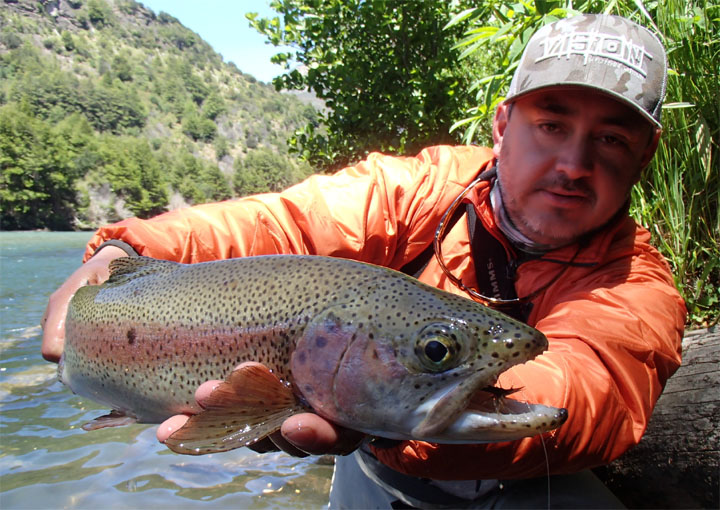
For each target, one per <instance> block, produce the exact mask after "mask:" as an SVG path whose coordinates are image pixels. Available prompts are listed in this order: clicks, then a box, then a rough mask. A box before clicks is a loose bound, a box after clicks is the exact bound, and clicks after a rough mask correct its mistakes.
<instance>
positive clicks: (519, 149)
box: [43, 15, 685, 507]
mask: <svg viewBox="0 0 720 510" xmlns="http://www.w3.org/2000/svg"><path fill="white" fill-rule="evenodd" d="M665 79H666V60H665V53H664V50H663V48H662V45H661V44H660V43H659V42H658V40H657V39H656V38H655V37H654V36H653V35H652V34H651V33H650V32H648V31H647V30H645V29H644V28H642V27H640V26H638V25H636V24H634V23H631V22H629V21H628V20H625V19H623V18H619V17H614V16H601V15H583V16H577V17H574V18H570V19H567V20H562V21H559V22H556V23H554V24H551V25H548V26H546V27H544V28H542V29H541V30H540V31H538V33H537V34H535V36H533V38H532V39H531V41H530V42H529V43H528V46H527V49H526V51H525V53H524V55H523V57H522V60H521V62H520V64H519V66H518V69H517V71H516V73H515V76H514V78H513V82H512V85H511V88H510V91H509V93H508V96H507V100H506V101H505V102H504V103H502V104H501V105H500V106H499V107H498V110H497V113H496V115H495V119H494V122H493V139H494V146H493V149H492V151H489V150H486V149H480V148H476V147H433V148H429V149H426V150H425V151H423V152H421V153H420V154H419V155H418V156H417V157H415V158H397V157H387V156H382V155H379V154H373V155H371V156H370V157H369V158H368V159H367V160H366V161H363V162H361V163H359V164H357V165H355V166H353V167H349V168H346V169H344V170H342V171H340V172H339V173H337V174H336V175H334V176H313V177H311V178H310V179H308V180H307V181H305V182H303V183H301V184H299V185H297V186H294V187H292V188H290V189H289V190H287V191H285V192H283V193H280V194H268V195H261V196H256V197H248V198H245V199H242V200H238V201H233V202H225V203H220V204H211V205H203V206H198V207H194V208H189V209H185V210H180V211H174V212H171V213H167V214H164V215H161V216H159V217H157V218H154V219H151V220H147V221H142V220H137V219H130V220H126V221H123V222H120V223H118V224H116V225H111V226H108V227H104V228H102V229H100V231H98V233H97V234H96V236H95V237H94V238H93V239H92V240H91V242H90V244H89V246H88V251H87V253H86V263H85V265H84V266H82V267H81V268H80V269H78V271H76V273H74V274H73V275H72V276H71V277H70V278H69V279H68V281H67V282H66V283H65V284H64V285H63V286H62V287H61V288H60V289H58V291H56V293H55V294H53V296H51V298H50V302H49V304H48V310H47V312H46V317H47V322H46V324H45V325H44V338H43V355H44V356H45V357H46V358H47V359H50V360H57V359H58V358H59V356H60V354H61V353H62V342H63V336H64V331H63V320H64V314H65V311H66V309H67V303H68V301H69V299H70V296H71V295H72V294H73V293H74V292H75V290H76V289H77V288H78V287H79V286H80V285H81V284H84V283H85V282H89V283H91V284H95V283H100V282H102V281H103V280H104V279H106V278H107V276H108V269H107V264H108V262H109V260H111V259H113V258H116V257H118V256H126V255H133V254H135V253H136V252H137V253H140V254H142V255H147V256H151V257H156V258H165V259H170V260H176V261H180V262H200V261H205V260H213V259H222V258H230V257H240V256H248V255H259V254H270V253H311V254H319V255H330V256H339V257H347V258H355V259H359V260H364V261H368V262H372V263H375V264H381V265H386V266H389V267H393V268H396V269H402V270H405V271H406V272H409V273H411V274H415V275H417V276H418V278H419V279H420V280H421V281H424V282H426V283H429V284H431V285H434V286H437V287H439V288H441V289H444V290H446V291H449V292H455V293H458V294H462V295H469V296H471V297H473V298H474V299H477V300H480V301H483V302H486V303H490V304H499V305H501V306H503V307H504V308H503V309H504V310H506V311H507V312H508V313H511V314H512V315H514V316H516V317H519V318H520V319H522V320H524V321H526V322H527V323H528V324H530V325H532V326H534V327H537V328H538V329H540V330H541V331H543V332H544V333H545V334H546V336H547V337H548V340H549V349H548V351H547V352H546V353H544V354H543V355H542V356H539V357H538V358H537V359H536V360H533V361H531V362H528V363H525V364H523V365H520V366H517V367H514V368H512V369H510V370H509V371H508V372H506V373H505V374H503V376H501V378H500V381H499V384H500V385H501V386H502V387H504V388H520V391H518V393H517V395H518V396H519V398H521V399H522V400H527V401H532V402H539V403H543V404H546V405H550V406H555V407H565V408H567V409H568V412H569V418H568V421H567V422H566V423H565V424H564V425H563V426H561V427H560V428H559V429H557V430H555V431H552V432H550V433H547V434H545V435H543V436H542V437H541V436H536V437H531V438H526V439H523V440H519V441H513V442H506V443H495V444H486V445H436V444H430V443H425V442H422V441H403V442H400V443H390V444H388V443H387V442H386V443H385V444H383V443H381V442H370V443H368V442H366V443H365V444H364V445H363V446H362V448H361V449H360V450H358V451H356V452H355V453H354V454H353V455H351V456H348V457H338V461H337V464H336V472H335V476H334V483H333V489H332V492H331V506H334V507H370V506H372V507H390V506H393V507H398V506H402V505H406V506H407V505H411V506H420V507H427V506H449V507H459V506H493V505H495V506H517V505H521V506H522V505H525V506H531V507H532V506H536V505H540V506H546V505H547V504H548V502H549V503H550V504H551V505H552V506H558V505H567V506H574V507H578V506H592V505H596V506H600V507H603V506H605V507H607V506H613V505H616V504H617V501H616V500H613V498H612V496H611V495H608V494H607V493H606V492H605V491H604V490H603V487H602V484H600V483H599V482H598V481H597V480H596V479H594V478H593V477H592V475H591V474H590V473H589V471H586V470H587V469H588V468H590V467H593V466H596V465H600V464H604V463H607V462H610V461H611V460H612V459H614V458H616V457H617V456H619V455H621V454H622V453H623V452H624V451H625V450H627V449H628V448H630V447H631V446H632V445H634V444H636V443H637V442H638V441H639V440H640V438H641V436H642V433H643V431H644V429H645V427H646V425H647V422H648V419H649V416H650V413H651V411H652V407H653V405H654V403H655V401H656V400H657V398H658V397H659V395H660V392H661V391H662V388H663V386H664V383H665V381H666V380H667V378H668V377H670V376H671V375H672V373H673V372H674V371H675V370H676V368H677V367H678V365H679V364H680V342H681V338H682V333H683V325H684V321H685V307H684V303H683V301H682V299H681V298H680V296H679V295H678V293H677V291H676V290H675V288H674V285H673V279H672V277H671V275H670V272H669V269H668V267H667V264H666V262H665V261H664V260H663V259H662V257H661V256H660V255H659V254H658V253H657V251H656V250H655V249H654V248H652V247H651V246H650V245H649V244H648V240H649V237H650V236H649V233H648V232H647V231H646V230H644V229H643V228H642V227H639V226H637V225H636V224H635V223H634V221H632V220H631V219H630V217H629V216H628V213H627V210H628V201H629V196H630V190H631V187H632V186H633V184H635V183H636V182H637V181H638V180H639V179H640V177H641V172H642V170H643V168H645V167H646V166H647V165H648V163H649V162H650V160H651V159H652V156H653V154H654V152H655V149H656V147H657V144H658V139H659V136H660V122H659V119H660V109H661V104H662V98H663V95H664V92H665ZM441 222H442V227H441V228H440V229H439V230H438V232H437V233H436V229H437V227H438V225H439V224H441ZM433 241H435V242H434V243H433ZM433 245H435V250H434V252H435V253H434V255H435V256H434V257H433V253H432V252H433ZM212 384H213V383H210V384H209V385H207V384H206V385H203V386H202V387H201V388H200V390H199V391H198V394H197V397H198V399H199V401H200V402H202V400H203V398H204V397H205V396H206V395H207V394H208V393H209V392H210V391H211V390H212ZM185 419H186V417H173V418H172V419H170V420H168V421H167V422H165V423H164V424H163V425H162V426H161V427H160V429H159V430H158V437H159V438H160V439H161V440H164V439H165V438H167V437H168V436H169V435H170V434H171V433H172V432H173V431H174V430H176V429H177V428H178V427H179V426H180V425H182V423H183V422H184V420H185ZM358 439H359V438H358V435H357V434H354V433H352V432H349V431H343V430H341V429H339V428H338V427H335V426H334V425H333V424H331V423H329V422H327V421H325V420H323V419H321V418H320V417H318V416H315V415H312V414H304V415H298V416H294V417H292V418H290V419H289V420H288V421H286V422H285V424H284V425H283V428H282V435H278V437H276V442H277V444H278V445H279V446H281V447H283V448H284V449H287V450H289V451H297V450H296V448H299V449H300V450H302V451H307V452H311V453H322V452H326V451H335V452H337V451H344V452H345V453H347V450H348V449H352V448H353V447H355V446H357V442H358ZM294 449H295V450H294ZM583 470H585V471H583ZM548 473H549V474H552V475H553V477H552V478H550V479H547V478H544V476H545V475H546V474H548ZM572 473H575V474H572ZM537 477H540V478H537ZM498 479H500V480H503V482H498V481H497V480H498ZM523 479H529V480H524V481H522V480H523ZM549 480H552V487H551V492H550V498H551V499H548V495H547V493H546V486H547V485H548V483H549Z"/></svg>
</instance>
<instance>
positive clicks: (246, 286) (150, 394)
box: [60, 255, 564, 451]
mask: <svg viewBox="0 0 720 510" xmlns="http://www.w3.org/2000/svg"><path fill="white" fill-rule="evenodd" d="M546 345H547V344H546V340H545V338H544V337H543V336H542V334H540V333H539V332H537V331H536V330H534V329H532V328H530V327H528V326H526V325H524V324H522V323H519V322H517V321H514V320H512V319H510V318H508V317H506V316H504V315H502V314H499V313H498V312H495V311H493V310H490V309H488V308H486V307H483V306H481V305H479V304H478V303H475V302H473V301H471V300H468V299H465V298H462V297H460V296H456V295H453V294H450V293H446V292H443V291H440V290H438V289H435V288H433V287H430V286H427V285H425V284H422V283H420V282H418V281H417V280H415V279H413V278H410V277H408V276H406V275H403V274H401V273H398V272H396V271H392V270H389V269H387V268H383V267H379V266H373V265H369V264H364V263H360V262H356V261H350V260H345V259H338V258H330V257H318V256H300V255H272V256H261V257H246V258H240V259H230V260H224V261H217V262H207V263H199V264H189V265H186V264H178V263H174V262H168V261H160V260H154V259H148V258H144V257H138V258H121V259H117V260H115V261H113V263H111V277H110V279H109V280H108V281H107V282H106V283H104V284H103V285H99V286H86V287H83V288H81V289H79V290H78V292H77V293H76V295H75V296H74V297H73V299H72V301H71V304H70V307H69V310H68V316H67V321H66V344H65V352H64V355H63V359H62V361H61V368H60V376H61V379H62V380H63V381H64V382H65V383H66V384H67V385H68V386H70V388H71V389H72V390H73V391H75V392H76V393H79V394H83V395H86V396H88V397H90V398H93V399H95V400H97V401H99V402H102V403H105V404H106V405H109V406H110V407H112V408H113V409H114V410H116V414H118V413H119V414H123V415H126V416H131V417H133V418H135V419H137V420H138V421H141V422H151V423H152V422H160V421H162V420H164V419H166V418H167V417H169V416H171V415H173V414H178V413H199V412H200V411H202V410H201V409H200V408H199V407H198V406H197V404H196V403H195V400H194V392H195V390H196V388H197V387H198V386H199V385H200V384H202V383H203V382H205V381H207V380H212V379H226V378H228V376H229V375H230V374H231V373H232V372H233V369H234V368H235V367H236V366H237V365H238V364H240V363H243V362H259V363H261V364H262V365H265V366H266V367H267V368H268V369H269V370H270V371H271V372H272V374H274V376H275V377H276V378H277V380H278V381H279V382H280V383H281V385H282V386H284V387H285V388H288V389H289V390H290V393H289V394H288V395H290V396H288V395H285V397H283V398H286V399H287V398H295V399H296V401H297V402H296V405H295V406H291V407H292V409H291V410H287V411H286V412H285V413H284V414H283V413H281V414H280V415H278V418H277V420H275V421H278V420H279V419H280V417H285V416H286V415H287V413H288V412H291V411H292V412H297V410H298V409H300V408H303V407H305V406H308V407H309V408H311V409H313V410H314V411H316V412H318V413H319V414H321V415H323V416H325V417H327V418H329V419H332V420H334V421H336V422H338V423H340V424H342V425H345V426H348V427H352V428H356V429H358V430H363V431H366V432H369V433H375V434H378V435H383V436H385V437H396V438H397V437H406V438H407V437H414V436H417V434H425V435H427V436H438V437H434V439H439V440H442V439H443V434H448V433H450V431H451V429H452V427H451V424H452V423H453V421H454V420H455V421H457V419H458V418H459V416H460V414H461V413H463V412H464V411H463V410H464V408H465V407H466V406H467V404H468V401H469V400H470V399H471V395H472V394H473V393H476V392H477V391H478V390H480V389H481V388H483V387H485V386H488V385H492V384H493V383H494V382H495V380H496V379H497V376H498V374H499V373H501V372H502V371H503V370H505V369H507V368H509V367H510V366H512V365H514V364H517V363H520V362H523V361H526V360H528V359H531V358H533V357H534V356H536V355H538V354H540V353H541V352H542V350H544V348H545V347H546ZM258 374H259V372H253V371H249V372H247V374H246V375H243V377H247V379H244V380H243V381H244V382H243V383H241V386H243V385H245V384H246V385H247V387H249V388H255V385H254V379H253V380H251V378H256V377H257V376H258ZM258 380H259V379H258ZM263 385H264V387H265V388H266V389H267V388H274V386H273V384H270V383H267V382H265V383H263ZM268 391H269V390H268ZM282 392H283V390H282V388H281V387H278V388H277V391H276V392H275V393H272V394H268V395H270V396H268V395H266V394H263V397H262V399H265V400H267V401H269V403H268V402H265V404H263V405H264V408H265V410H264V411H263V412H268V408H269V407H272V406H273V405H274V402H275V401H274V399H273V398H272V397H273V395H279V394H280V393H282ZM293 396H294V397H293ZM278 398H280V396H278ZM280 400H282V398H280ZM476 400H477V399H476ZM282 401H283V402H285V400H282ZM492 401H493V404H492V405H494V406H495V407H497V402H496V401H497V398H496V397H493V399H492ZM379 403H381V404H382V405H383V406H384V405H390V406H393V407H394V409H395V411H396V414H397V416H394V415H393V414H394V412H388V411H387V410H380V409H377V404H379ZM220 405H221V407H222V404H220ZM246 405H247V404H246V403H243V404H242V406H246ZM258 405H260V402H258ZM283 405H285V404H283ZM512 405H515V404H512ZM488 406H490V404H487V405H486V407H488ZM526 406H528V405H527V404H526ZM236 407H237V406H236ZM286 407H287V406H286ZM490 407H491V406H490ZM528 409H530V407H527V408H525V409H523V410H521V411H518V410H516V411H514V414H513V413H510V412H508V413H505V414H506V415H507V419H506V420H505V421H506V422H507V423H500V422H503V420H504V418H502V417H501V418H500V419H499V422H498V424H496V426H495V428H497V429H505V430H506V432H505V435H507V434H508V433H509V432H507V430H508V429H512V430H514V429H515V428H518V427H515V425H514V424H512V423H511V422H512V421H513V420H515V421H517V419H518V416H521V419H520V421H523V420H525V421H527V420H530V421H532V420H533V419H534V418H532V416H531V417H527V416H525V415H527V414H528V412H529V411H528ZM547 409H549V410H547ZM547 409H546V408H545V407H544V406H541V407H538V408H537V409H536V410H535V411H532V412H531V414H532V413H535V415H537V416H540V415H541V414H542V413H549V414H548V416H544V415H543V416H544V417H545V418H546V419H545V422H546V423H547V424H549V423H550V421H551V418H552V420H553V421H554V423H555V426H557V425H559V424H560V423H562V421H563V420H564V417H563V410H557V409H554V408H547ZM225 412H226V411H225V409H224V408H223V410H221V411H218V412H217V414H221V415H223V416H225V414H224V413H225ZM233 412H234V411H233ZM254 412H255V411H253V410H250V411H248V410H244V411H242V413H244V414H243V416H244V415H247V414H253V413H254ZM200 414H201V415H202V414H203V413H200ZM209 414H212V413H209ZM466 414H467V413H466ZM471 414H472V413H471ZM485 414H488V413H485ZM495 414H497V413H495ZM515 415H518V416H515ZM243 419H245V418H243ZM256 421H258V422H260V421H262V420H260V418H257V419H256ZM213 423H214V422H213ZM253 423H255V422H253ZM528 423H529V422H528ZM223 424H224V425H225V428H231V427H228V426H227V424H226V423H225V422H223ZM213 426H218V424H217V423H215V424H214V425H213ZM238 426H240V425H236V426H235V428H237V427H238ZM278 426H279V423H271V424H269V425H263V426H262V427H260V429H262V430H260V431H259V432H262V433H267V431H268V430H270V429H271V428H273V427H274V428H275V429H276V428H277V427H278ZM263 427H264V428H263ZM548 427H549V425H546V426H545V427H544V428H545V429H548ZM241 428H242V427H241ZM522 428H524V429H525V431H524V433H525V435H528V433H529V432H533V433H534V432H537V431H541V430H540V429H542V428H543V427H541V426H539V425H538V424H535V423H534V422H532V424H531V425H530V426H527V424H526V423H523V424H522ZM452 434H455V435H458V434H459V435H460V436H463V435H467V432H466V431H462V432H452V433H451V435H452ZM490 435H492V434H490ZM430 438H431V439H432V438H433V437H430ZM254 439H256V438H255V437H253V438H252V439H251V440H254ZM251 440H250V441H251ZM468 440H470V441H469V442H472V437H469V436H468V437H461V438H459V439H457V440H455V439H453V438H448V441H451V442H453V441H454V442H457V441H461V442H468ZM479 440H484V439H483V438H482V437H480V438H479ZM248 441H249V440H248V439H247V438H243V439H242V441H241V443H242V442H244V443H243V444H247V443H248ZM230 443H232V444H235V442H233V441H230ZM222 448H224V447H220V446H218V445H217V444H214V446H213V447H210V448H209V449H207V450H208V451H217V449H222ZM225 449H226V448H225ZM203 451H204V450H203Z"/></svg>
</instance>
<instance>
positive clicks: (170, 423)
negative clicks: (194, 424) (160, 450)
mask: <svg viewBox="0 0 720 510" xmlns="http://www.w3.org/2000/svg"><path fill="white" fill-rule="evenodd" d="M189 419H190V417H189V416H188V415H186V414H176V415H175V416H171V417H170V418H168V419H167V420H165V421H164V422H162V423H161V424H160V426H159V427H158V428H157V432H156V435H157V439H158V441H160V442H161V443H164V442H165V441H167V440H168V438H169V437H170V436H172V435H173V433H174V432H175V431H176V430H178V429H179V428H181V427H182V426H183V425H185V423H186V422H187V421H188V420H189Z"/></svg>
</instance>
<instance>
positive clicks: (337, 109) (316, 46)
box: [248, 0, 470, 168]
mask: <svg viewBox="0 0 720 510" xmlns="http://www.w3.org/2000/svg"><path fill="white" fill-rule="evenodd" d="M465 3H467V4H469V3H470V2H469V1H468V2H463V1H459V2H447V1H446V0H425V1H422V2H393V1H389V0H369V1H361V0H351V1H347V0H327V1H325V2H318V1H316V0H283V1H279V0H275V1H273V2H271V6H272V8H273V9H275V10H276V11H277V12H279V13H280V14H281V16H282V18H273V19H259V18H257V16H256V15H253V14H249V15H248V18H249V19H250V20H251V24H252V25H253V26H254V27H255V28H256V29H257V30H258V31H259V32H261V33H263V34H264V35H265V36H266V37H267V38H268V40H269V41H270V42H271V43H272V44H274V45H286V46H289V47H291V48H292V49H294V52H288V53H280V54H278V55H276V56H275V57H273V61H274V62H276V63H281V64H285V65H286V67H289V65H290V64H291V63H292V64H293V65H297V66H302V67H303V68H305V69H306V70H307V71H306V72H303V73H301V72H300V71H298V70H297V69H295V70H292V71H290V72H288V73H286V74H284V75H282V76H280V77H278V78H276V79H275V81H274V84H275V87H276V88H277V89H289V90H293V89H295V90H305V89H310V90H312V91H313V92H314V93H315V94H316V95H317V97H319V98H320V99H322V100H324V101H325V104H326V106H327V108H328V110H327V111H326V112H324V113H319V114H318V115H317V118H316V119H314V121H313V122H311V123H309V124H307V125H306V126H305V128H303V129H302V130H300V131H298V132H297V133H296V135H295V137H294V138H293V139H292V140H291V141H290V144H291V148H292V150H294V151H296V152H298V153H299V154H300V155H301V157H302V158H303V159H305V160H307V161H310V162H311V163H312V164H313V165H315V166H320V167H323V168H335V167H338V166H342V165H344V164H346V163H347V162H349V161H353V160H357V159H359V158H361V157H363V156H365V155H366V154H367V153H368V152H370V151H373V150H381V151H385V152H392V153H398V154H406V153H415V152H417V151H418V150H419V149H420V148H422V147H424V146H426V145H429V144H437V143H450V142H453V141H454V140H453V137H452V136H451V135H450V134H449V128H450V125H451V124H452V122H453V120H454V119H453V116H454V115H455V113H456V112H457V111H458V110H461V109H463V108H464V107H465V106H466V105H467V101H468V96H467V95H466V94H465V93H464V91H465V90H466V86H467V77H466V74H465V72H464V70H463V69H462V67H460V66H457V65H455V62H456V59H457V55H458V53H459V52H458V51H457V50H455V49H453V41H452V39H453V33H452V32H443V26H444V25H445V24H446V23H447V21H449V19H450V16H451V13H452V10H453V9H455V8H456V7H455V6H456V5H457V4H465ZM281 19H282V21H281ZM455 33H456V34H458V35H459V34H460V31H459V29H456V30H455ZM320 125H322V126H323V128H322V129H318V127H319V126H320Z"/></svg>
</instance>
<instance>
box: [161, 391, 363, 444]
mask: <svg viewBox="0 0 720 510" xmlns="http://www.w3.org/2000/svg"><path fill="white" fill-rule="evenodd" d="M220 382H221V381H208V382H206V383H204V384H202V385H201V386H200V387H199V388H198V389H197V391H196V392H195V400H196V401H197V403H198V405H200V407H204V405H203V403H204V402H205V401H206V399H207V398H208V397H209V396H210V393H212V391H213V390H214V389H215V388H216V387H217V385H218V384H220ZM189 418H190V417H189V416H187V415H183V414H181V415H175V416H172V417H171V418H168V419H167V420H165V421H164V422H163V423H162V424H161V425H160V426H159V427H158V430H157V438H158V441H160V442H161V443H164V442H165V441H166V440H167V439H168V438H169V437H170V436H171V435H172V434H173V432H175V431H176V430H178V429H179V428H181V427H182V426H183V425H185V422H186V421H187V420H188V419H189ZM364 437H365V434H363V433H362V432H357V431H355V430H350V429H346V428H343V427H340V426H338V425H335V424H333V423H331V422H329V421H327V420H326V419H324V418H322V417H320V416H318V415H316V414H313V413H301V414H296V415H294V416H291V417H290V418H288V419H286V420H285V422H284V423H283V424H282V427H281V428H280V431H278V432H276V433H274V434H272V435H271V436H270V437H269V439H268V438H266V439H263V440H261V441H259V442H258V443H255V444H254V445H252V446H251V447H250V448H252V449H253V450H255V451H257V452H259V453H264V452H267V451H277V450H278V449H280V450H283V451H285V452H286V453H289V454H290V455H294V456H296V457H304V456H306V455H307V454H311V455H323V454H334V455H347V454H348V453H351V452H352V451H354V450H355V449H356V448H357V447H358V446H360V443H361V441H362V439H363V438H364Z"/></svg>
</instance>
